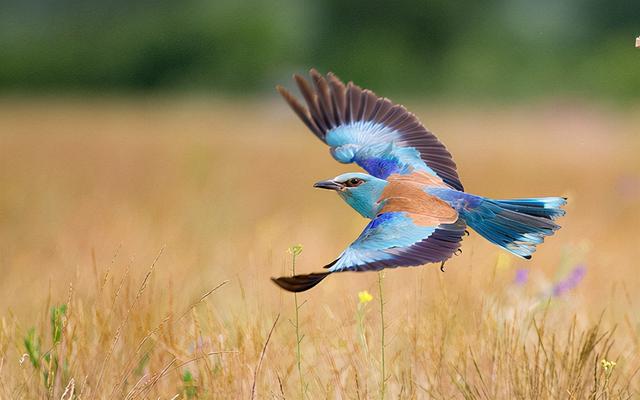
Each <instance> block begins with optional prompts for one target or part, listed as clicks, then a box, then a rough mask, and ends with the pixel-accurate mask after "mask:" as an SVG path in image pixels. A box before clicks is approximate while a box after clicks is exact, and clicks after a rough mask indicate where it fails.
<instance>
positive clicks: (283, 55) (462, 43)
mask: <svg viewBox="0 0 640 400" xmlns="http://www.w3.org/2000/svg"><path fill="white" fill-rule="evenodd" d="M639 34H640V1H629V0H611V1H606V0H563V1H557V0H538V1H532V0H487V1H472V0H465V1H451V0H430V1H409V0H396V1H393V2H390V1H379V0H324V1H313V2H312V1H299V0H272V1H268V0H251V1H248V0H183V1H162V0H159V1H152V0H130V1H125V0H111V1H99V0H57V1H47V0H22V1H13V2H6V1H5V2H2V3H1V5H0V91H1V92H5V93H6V92H36V93H42V92H59V91H74V92H75V91H79V92H97V93H107V92H134V91H158V90H180V91H182V90H187V91H199V92H206V93H210V92H216V93H220V92H222V93H227V94H238V95H243V94H255V93H261V92H266V91H272V90H273V85H274V83H276V82H282V81H283V80H286V81H288V79H289V75H290V73H291V72H302V71H304V70H306V69H308V68H309V67H311V66H315V67H317V68H318V69H320V70H321V71H323V72H324V71H327V70H332V71H334V72H336V73H337V74H338V75H339V76H341V77H343V78H344V79H346V80H354V81H356V82H358V83H359V84H360V85H363V86H369V87H372V88H374V89H376V90H377V91H379V92H384V93H385V94H393V93H396V92H405V93H408V94H413V95H416V96H436V95H437V96H443V95H444V96H453V97H455V96H476V97H506V98H510V97H536V96H549V95H551V96H555V95H579V96H592V97H603V98H615V99H623V100H624V99H634V98H639V97H640V50H638V49H635V48H634V45H633V43H634V38H635V37H636V36H638V35H639Z"/></svg>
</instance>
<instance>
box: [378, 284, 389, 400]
mask: <svg viewBox="0 0 640 400" xmlns="http://www.w3.org/2000/svg"><path fill="white" fill-rule="evenodd" d="M383 277H384V275H383V272H382V271H380V272H378V291H379V292H380V293H379V297H380V369H381V374H382V379H381V381H380V399H381V400H384V394H385V389H386V381H387V376H386V372H385V365H384V346H385V344H384V299H383V297H382V278H383Z"/></svg>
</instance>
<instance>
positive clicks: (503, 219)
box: [462, 197, 566, 259]
mask: <svg viewBox="0 0 640 400" xmlns="http://www.w3.org/2000/svg"><path fill="white" fill-rule="evenodd" d="M565 204H566V199H565V198H563V197H543V198H531V199H513V200H492V199H483V200H482V202H481V203H480V204H479V205H478V206H477V207H475V208H473V209H471V210H465V211H464V212H463V214H462V216H463V217H464V219H465V221H466V222H467V224H468V225H469V226H470V227H472V228H473V229H474V230H475V231H476V232H478V233H479V234H481V235H482V236H484V238H485V239H487V240H489V241H490V242H492V243H495V244H497V245H498V246H500V247H502V248H504V249H505V250H507V251H509V252H511V253H513V254H515V255H517V256H519V257H522V258H526V259H530V258H531V254H533V252H534V251H536V246H537V245H539V244H540V243H542V242H543V241H544V237H545V236H550V235H553V233H554V232H555V231H556V230H558V229H559V228H560V226H559V225H557V224H556V223H555V222H553V221H554V220H555V219H556V218H558V217H561V216H563V215H564V210H563V209H562V208H561V207H562V206H563V205H565Z"/></svg>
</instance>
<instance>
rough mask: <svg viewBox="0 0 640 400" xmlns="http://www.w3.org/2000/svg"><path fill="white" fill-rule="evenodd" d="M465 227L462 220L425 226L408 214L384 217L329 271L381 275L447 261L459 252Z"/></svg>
mask: <svg viewBox="0 0 640 400" xmlns="http://www.w3.org/2000/svg"><path fill="white" fill-rule="evenodd" d="M465 227H466V224H465V223H464V222H463V221H462V220H459V219H458V220H456V221H455V222H453V223H443V224H438V225H436V226H424V225H421V224H419V223H417V222H416V220H415V215H412V214H410V213H407V212H398V211H396V212H386V213H382V214H380V215H378V216H377V217H376V218H375V219H374V220H372V221H371V222H370V223H369V225H367V227H366V228H365V229H364V231H363V232H362V234H361V235H360V236H359V237H358V239H356V241H355V242H353V243H352V244H351V245H350V246H349V247H348V248H347V249H346V250H345V251H344V252H343V253H342V255H341V256H340V258H339V259H338V260H337V261H336V262H335V263H334V264H333V265H332V266H331V267H330V268H329V269H328V270H329V271H330V272H342V271H379V270H381V269H384V268H396V267H410V266H417V265H423V264H427V263H434V262H440V261H445V260H447V259H449V258H450V257H451V256H452V255H453V253H454V252H455V251H456V250H458V249H459V248H460V242H461V240H462V236H464V230H465Z"/></svg>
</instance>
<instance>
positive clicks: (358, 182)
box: [313, 172, 387, 218]
mask: <svg viewBox="0 0 640 400" xmlns="http://www.w3.org/2000/svg"><path fill="white" fill-rule="evenodd" d="M313 186H314V187H317V188H321V189H329V190H335V191H336V192H337V193H338V196H340V197H341V198H342V199H343V200H344V201H346V202H347V204H349V205H350V206H351V207H353V209H354V210H356V211H357V212H359V213H360V214H361V215H362V216H364V217H366V218H374V217H375V216H376V215H377V214H378V210H379V208H380V203H379V200H380V196H381V195H382V191H383V190H384V188H385V186H387V181H386V180H384V179H379V178H376V177H375V176H371V175H367V174H364V173H360V172H349V173H346V174H342V175H338V176H336V177H335V178H333V179H328V180H326V181H320V182H316V183H315V184H314V185H313Z"/></svg>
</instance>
